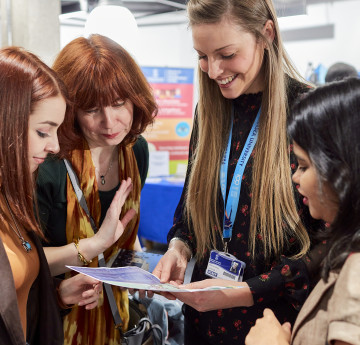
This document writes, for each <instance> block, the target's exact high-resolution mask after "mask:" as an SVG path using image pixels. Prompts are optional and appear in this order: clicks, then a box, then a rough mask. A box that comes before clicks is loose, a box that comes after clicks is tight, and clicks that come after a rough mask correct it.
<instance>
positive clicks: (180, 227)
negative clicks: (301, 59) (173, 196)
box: [153, 0, 320, 345]
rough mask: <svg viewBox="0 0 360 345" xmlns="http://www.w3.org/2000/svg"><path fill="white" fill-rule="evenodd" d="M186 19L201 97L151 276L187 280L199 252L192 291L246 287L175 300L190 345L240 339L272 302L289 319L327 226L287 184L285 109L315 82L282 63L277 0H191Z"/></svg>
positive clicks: (291, 160) (290, 167)
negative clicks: (314, 244)
mask: <svg viewBox="0 0 360 345" xmlns="http://www.w3.org/2000/svg"><path fill="white" fill-rule="evenodd" d="M187 12H188V17H189V21H190V27H191V30H192V36H193V43H194V48H195V50H196V51H197V53H198V58H199V71H198V73H199V84H200V85H199V102H198V105H197V109H196V114H195V120H194V128H193V132H192V137H191V142H190V152H189V157H190V158H189V162H190V163H189V166H188V171H187V176H186V180H185V187H184V191H183V194H182V197H181V199H180V202H179V205H178V207H177V210H176V212H175V217H174V218H175V221H174V225H173V227H172V229H171V230H170V232H169V234H168V240H169V241H170V242H169V249H168V251H167V252H166V253H165V255H164V257H163V258H162V259H161V260H160V262H159V264H158V265H157V267H156V268H155V270H154V272H153V273H154V274H155V275H156V276H158V277H159V278H160V279H161V281H162V282H167V281H174V282H175V283H180V284H181V283H182V282H183V280H184V272H185V268H186V266H187V262H188V260H189V259H190V258H191V256H193V255H194V256H195V257H196V264H195V267H194V271H193V274H192V282H193V283H191V284H190V285H186V286H185V287H186V288H205V287H208V286H212V285H220V286H228V285H234V286H238V287H241V288H239V289H230V290H225V291H208V292H204V291H202V292H192V293H177V294H174V295H175V296H176V297H177V298H179V299H180V300H182V301H183V302H184V303H185V304H186V306H185V344H186V345H187V344H200V343H201V344H222V343H223V344H242V343H243V342H244V338H245V335H246V334H247V332H248V330H249V329H250V327H251V326H252V325H253V323H254V322H255V320H256V319H257V317H258V316H259V315H261V314H262V311H263V310H264V308H265V307H267V306H271V307H273V308H274V310H275V312H276V314H277V315H278V317H279V318H280V319H281V320H289V321H291V322H292V321H294V319H295V317H296V315H297V309H298V307H299V306H300V305H301V304H302V303H303V301H304V299H305V297H306V296H307V293H308V291H309V286H310V284H309V279H310V276H309V272H308V270H307V268H306V264H305V262H307V261H306V260H302V258H304V256H305V255H306V253H307V252H308V250H309V248H310V238H309V234H308V230H310V229H311V228H312V227H315V226H320V224H315V221H313V220H312V218H311V217H310V216H309V213H308V212H307V211H306V208H305V207H304V206H303V205H302V203H301V198H300V196H299V194H298V193H297V192H296V190H295V188H294V185H293V183H292V181H291V175H292V172H294V171H295V162H296V160H295V157H294V156H293V154H292V153H291V152H290V151H289V140H288V138H287V134H286V118H287V111H288V107H289V105H291V103H292V102H293V101H294V99H296V98H297V97H298V96H299V94H301V93H303V92H306V91H307V90H308V88H309V87H308V86H307V85H305V84H303V83H302V82H301V81H300V78H299V77H298V74H297V73H296V72H295V69H294V67H293V66H292V65H291V63H290V61H289V59H288V58H287V55H286V53H285V51H284V48H283V45H282V42H281V37H280V31H279V27H278V24H277V19H276V15H275V10H274V6H273V4H272V2H271V0H244V1H239V0H223V1H217V0H189V2H188V3H187ZM219 258H221V260H219ZM233 262H235V265H232V263H233ZM245 265H246V267H245V269H244V266H245ZM230 267H232V270H230ZM234 267H235V268H234ZM309 267H310V266H309ZM232 271H234V272H235V273H234V272H232ZM314 273H315V272H314ZM210 278H217V279H210ZM168 297H169V298H171V296H169V295H168ZM172 298H173V297H172ZM224 308H227V309H226V310H224Z"/></svg>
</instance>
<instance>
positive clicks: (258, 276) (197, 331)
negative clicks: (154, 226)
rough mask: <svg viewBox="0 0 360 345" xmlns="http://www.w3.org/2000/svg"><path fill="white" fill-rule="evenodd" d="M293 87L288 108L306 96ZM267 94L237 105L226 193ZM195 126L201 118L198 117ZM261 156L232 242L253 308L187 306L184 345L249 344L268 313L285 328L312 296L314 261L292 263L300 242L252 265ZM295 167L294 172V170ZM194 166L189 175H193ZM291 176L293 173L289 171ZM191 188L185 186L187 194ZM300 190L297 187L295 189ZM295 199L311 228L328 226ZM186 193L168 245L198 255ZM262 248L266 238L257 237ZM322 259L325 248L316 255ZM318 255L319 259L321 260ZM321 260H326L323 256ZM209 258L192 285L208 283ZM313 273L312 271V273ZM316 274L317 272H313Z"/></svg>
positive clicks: (246, 183) (247, 176)
mask: <svg viewBox="0 0 360 345" xmlns="http://www.w3.org/2000/svg"><path fill="white" fill-rule="evenodd" d="M290 85H291V86H290V87H289V92H288V98H289V103H290V102H292V100H293V99H294V98H295V96H297V95H298V94H299V93H301V92H302V91H304V88H303V87H302V86H301V84H298V83H295V82H292V83H291V84H290ZM261 98H262V93H261V92H260V93H257V94H245V95H241V96H240V97H239V98H237V99H235V100H234V101H233V102H234V109H235V110H234V120H233V137H232V141H231V151H230V159H229V166H228V177H227V178H228V183H227V188H228V189H229V185H230V183H231V180H232V176H233V173H234V170H235V167H236V164H237V161H238V159H239V156H240V154H241V151H242V149H243V146H244V144H245V141H246V139H247V137H248V134H249V132H250V129H251V126H252V124H253V122H254V120H255V117H256V115H257V112H258V110H259V108H260V104H261ZM195 121H196V118H195ZM195 129H196V126H194V129H193V133H192V137H191V141H190V152H189V157H190V159H191V157H192V154H193V148H194V143H196V140H197V139H196V138H197V133H196V130H195ZM255 154H256V148H255V149H254V151H253V152H252V155H251V157H250V159H249V161H248V163H247V166H246V168H245V171H244V175H243V180H242V187H241V194H240V200H239V206H238V211H237V214H236V218H235V222H234V226H233V232H232V239H231V241H230V243H229V248H228V250H229V253H230V254H232V255H234V256H236V257H237V258H238V259H240V260H242V261H244V262H245V263H246V269H245V274H244V281H246V282H247V283H248V285H249V286H250V289H251V291H252V293H253V299H254V305H253V306H252V307H248V308H247V307H243V308H230V309H223V310H222V309H220V310H215V311H210V312H197V311H196V310H195V309H193V308H191V307H189V306H185V308H184V309H185V345H189V344H196V345H199V344H227V345H228V344H243V343H244V339H245V337H246V335H247V333H248V332H249V330H250V328H251V326H253V325H254V323H255V321H256V319H257V318H259V317H262V313H263V310H264V308H271V309H272V310H273V311H274V312H275V314H276V316H277V318H278V319H279V321H280V322H281V323H283V322H285V321H289V322H291V323H293V322H294V321H295V318H296V316H297V313H298V310H299V308H300V307H301V305H302V303H303V302H304V300H305V298H306V297H307V296H308V294H309V292H310V286H311V277H310V274H309V267H315V270H316V268H317V264H314V265H313V266H311V263H313V261H312V258H311V256H307V257H306V258H304V259H299V260H290V259H289V258H288V257H291V256H292V255H293V254H294V253H296V252H297V251H298V244H297V243H296V241H295V239H290V240H289V243H290V245H289V248H286V249H285V250H284V253H283V256H282V257H281V258H273V260H270V262H269V261H268V263H266V262H265V260H264V258H263V256H262V253H261V251H259V252H257V253H256V258H255V260H251V258H250V252H249V246H248V239H249V238H248V237H249V224H250V207H251V188H250V186H251V176H252V164H253V157H254V155H255ZM290 156H291V170H292V173H294V172H295V170H296V159H295V157H294V155H293V154H290ZM289 168H290V167H289ZM190 169H191V165H190V164H189V168H188V172H187V176H189V170H190ZM289 171H290V169H289ZM186 187H187V179H186V181H185V186H184V191H185V190H186ZM294 190H295V188H294ZM227 192H228V190H227ZM295 199H296V202H297V205H298V210H299V214H300V215H301V217H302V220H303V222H304V224H305V226H306V227H307V229H309V232H310V233H311V230H317V229H319V227H323V224H322V223H320V222H316V221H314V220H313V219H312V218H311V217H310V215H309V211H308V208H307V207H306V206H304V205H303V203H302V200H301V199H302V198H301V196H300V194H299V193H297V192H296V191H295ZM218 200H219V215H218V216H219V219H220V223H221V222H222V219H223V214H224V213H223V212H224V203H223V199H222V196H221V194H219V197H218ZM183 203H184V192H183V195H182V197H181V199H180V202H179V204H178V207H177V209H176V212H175V216H174V225H173V227H172V228H171V230H170V232H169V235H168V240H170V239H171V238H173V237H180V238H182V239H183V240H185V241H186V242H187V243H188V244H189V245H190V247H191V248H192V249H193V252H194V253H195V252H196V244H195V242H194V241H195V238H194V236H193V234H192V232H191V230H189V229H188V227H187V221H186V220H185V219H184V216H183V212H182V211H183ZM258 242H259V246H257V247H258V248H261V238H258ZM217 248H218V249H221V250H222V240H221V238H220V236H219V238H218V246H217ZM315 251H316V252H317V254H318V253H320V254H321V248H320V249H318V248H317V249H316V250H315ZM317 256H318V255H317ZM319 257H320V258H321V255H320V256H319ZM208 259H209V255H205V257H204V259H203V260H202V261H200V262H197V263H196V264H195V267H194V271H193V275H192V281H199V280H203V279H208V278H209V277H208V276H206V275H205V269H206V266H207V263H208ZM311 269H313V268H311ZM311 273H312V274H314V273H316V272H311Z"/></svg>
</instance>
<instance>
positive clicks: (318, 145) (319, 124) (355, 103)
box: [246, 79, 360, 345]
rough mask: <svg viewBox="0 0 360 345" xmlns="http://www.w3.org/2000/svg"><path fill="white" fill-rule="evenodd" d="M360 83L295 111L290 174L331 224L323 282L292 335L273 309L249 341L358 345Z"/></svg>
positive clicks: (334, 87) (335, 86)
mask: <svg viewBox="0 0 360 345" xmlns="http://www.w3.org/2000/svg"><path fill="white" fill-rule="evenodd" d="M359 114H360V80H359V79H348V80H345V81H340V82H334V83H332V84H329V85H325V86H322V87H319V88H318V89H316V90H314V91H313V92H310V93H309V94H307V95H306V96H305V97H304V99H303V100H301V101H300V102H299V103H298V104H297V105H296V106H295V107H294V109H293V118H292V119H291V121H290V122H289V125H288V131H289V134H290V136H291V137H292V139H293V141H294V152H295V155H296V156H297V160H298V163H299V166H298V170H297V172H296V173H295V175H294V176H293V180H294V182H295V183H297V184H298V185H299V188H298V189H299V192H300V193H301V194H302V195H303V197H304V199H303V202H304V203H305V204H306V205H308V206H309V209H310V213H311V215H312V216H313V217H314V218H317V219H323V220H325V221H326V222H328V223H329V224H330V226H329V227H328V228H327V229H326V231H324V232H323V233H321V234H320V235H321V237H322V238H323V239H326V240H327V241H328V243H329V251H328V253H327V255H326V257H325V260H324V262H323V266H322V279H321V280H320V282H319V283H318V284H317V285H316V287H315V288H314V290H313V291H312V293H311V294H310V296H309V297H308V299H307V300H306V302H305V304H304V306H303V308H302V309H301V311H300V313H299V316H298V318H297V320H296V322H295V326H294V328H293V331H292V334H291V331H290V327H289V325H288V324H284V325H281V324H280V323H279V322H278V321H277V319H276V317H275V316H274V314H273V313H272V311H271V310H269V309H266V310H265V311H264V317H263V318H262V319H259V320H258V321H257V322H256V326H255V327H254V328H253V329H252V330H251V331H250V333H249V335H248V337H247V341H246V344H247V345H252V344H254V345H255V344H256V345H261V344H273V345H276V344H289V343H291V344H294V345H298V344H311V345H320V344H321V345H323V344H332V345H355V344H360V289H359V286H360V276H359V272H360V178H359V176H360V145H359V133H360V116H359Z"/></svg>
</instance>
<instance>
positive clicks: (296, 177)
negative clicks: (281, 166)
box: [292, 170, 300, 184]
mask: <svg viewBox="0 0 360 345" xmlns="http://www.w3.org/2000/svg"><path fill="white" fill-rule="evenodd" d="M292 180H293V182H294V183H296V184H300V173H299V170H296V171H295V173H294V174H293V175H292Z"/></svg>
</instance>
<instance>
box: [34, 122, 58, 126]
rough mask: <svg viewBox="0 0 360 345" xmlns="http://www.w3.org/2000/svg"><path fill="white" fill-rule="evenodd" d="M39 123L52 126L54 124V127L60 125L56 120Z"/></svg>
mask: <svg viewBox="0 0 360 345" xmlns="http://www.w3.org/2000/svg"><path fill="white" fill-rule="evenodd" d="M39 125H50V126H52V127H57V126H59V125H58V124H57V123H56V122H53V121H44V122H39Z"/></svg>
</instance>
